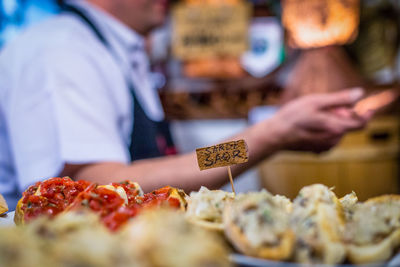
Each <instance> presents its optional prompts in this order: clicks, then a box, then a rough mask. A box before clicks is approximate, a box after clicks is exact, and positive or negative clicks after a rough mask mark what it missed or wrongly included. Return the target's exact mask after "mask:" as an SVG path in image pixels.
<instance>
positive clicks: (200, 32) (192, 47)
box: [172, 1, 251, 59]
mask: <svg viewBox="0 0 400 267" xmlns="http://www.w3.org/2000/svg"><path fill="white" fill-rule="evenodd" d="M250 11H251V5H250V4H249V3H248V2H245V1H239V2H238V3H237V4H230V5H215V4H214V5H213V4H206V3H204V4H199V5H193V4H186V3H181V4H178V5H176V6H175V7H174V8H173V11H172V20H173V23H172V27H173V28H172V31H173V32H172V50H173V53H174V55H175V56H176V57H177V58H180V59H193V58H201V57H211V56H220V55H223V56H240V55H241V54H242V53H243V52H245V51H246V50H247V48H248V27H249V21H250V13H251V12H250Z"/></svg>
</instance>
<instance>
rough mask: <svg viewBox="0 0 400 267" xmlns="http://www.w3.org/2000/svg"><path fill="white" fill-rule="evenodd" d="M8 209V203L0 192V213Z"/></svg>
mask: <svg viewBox="0 0 400 267" xmlns="http://www.w3.org/2000/svg"><path fill="white" fill-rule="evenodd" d="M7 211H8V205H7V202H6V200H5V199H4V197H3V196H2V195H1V194H0V215H1V214H3V213H6V212H7Z"/></svg>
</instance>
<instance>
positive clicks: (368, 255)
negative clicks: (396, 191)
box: [345, 195, 400, 264]
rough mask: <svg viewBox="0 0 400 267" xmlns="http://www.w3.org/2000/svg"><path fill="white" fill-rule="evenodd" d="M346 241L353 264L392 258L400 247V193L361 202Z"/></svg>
mask: <svg viewBox="0 0 400 267" xmlns="http://www.w3.org/2000/svg"><path fill="white" fill-rule="evenodd" d="M345 241H346V243H347V253H348V258H349V260H350V261H351V262H352V263H356V264H362V263H378V262H384V261H386V260H388V259H389V258H390V257H391V255H392V254H393V252H394V250H395V249H397V248H398V247H399V246H400V196H399V195H384V196H380V197H375V198H372V199H369V200H367V201H366V202H365V203H359V204H357V205H356V207H355V209H354V214H353V216H352V218H351V220H349V221H348V223H347V227H346V235H345Z"/></svg>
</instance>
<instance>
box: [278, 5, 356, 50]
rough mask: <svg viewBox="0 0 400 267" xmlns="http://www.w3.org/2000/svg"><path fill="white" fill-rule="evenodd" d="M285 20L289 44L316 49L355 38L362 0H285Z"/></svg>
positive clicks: (283, 15)
mask: <svg viewBox="0 0 400 267" xmlns="http://www.w3.org/2000/svg"><path fill="white" fill-rule="evenodd" d="M282 3H283V12H282V22H283V25H284V26H285V28H286V29H287V31H288V41H289V45H290V46H292V47H297V48H313V47H322V46H328V45H341V44H345V43H348V42H350V41H352V40H353V39H354V38H355V36H356V34H357V27H358V23H359V12H360V11H359V4H360V3H359V0H284V1H282Z"/></svg>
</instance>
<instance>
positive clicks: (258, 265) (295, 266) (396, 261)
mask: <svg viewBox="0 0 400 267" xmlns="http://www.w3.org/2000/svg"><path fill="white" fill-rule="evenodd" d="M230 258H231V261H232V262H234V263H235V264H236V265H237V266H239V267H304V266H309V267H334V266H335V267H355V266H356V267H382V266H384V267H395V266H400V253H399V254H397V255H396V256H395V257H393V258H392V260H391V261H390V262H388V263H380V264H363V265H351V264H342V265H330V264H312V265H304V264H303V265H302V264H299V263H292V262H282V261H271V260H264V259H258V258H254V257H249V256H245V255H241V254H231V256H230Z"/></svg>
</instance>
